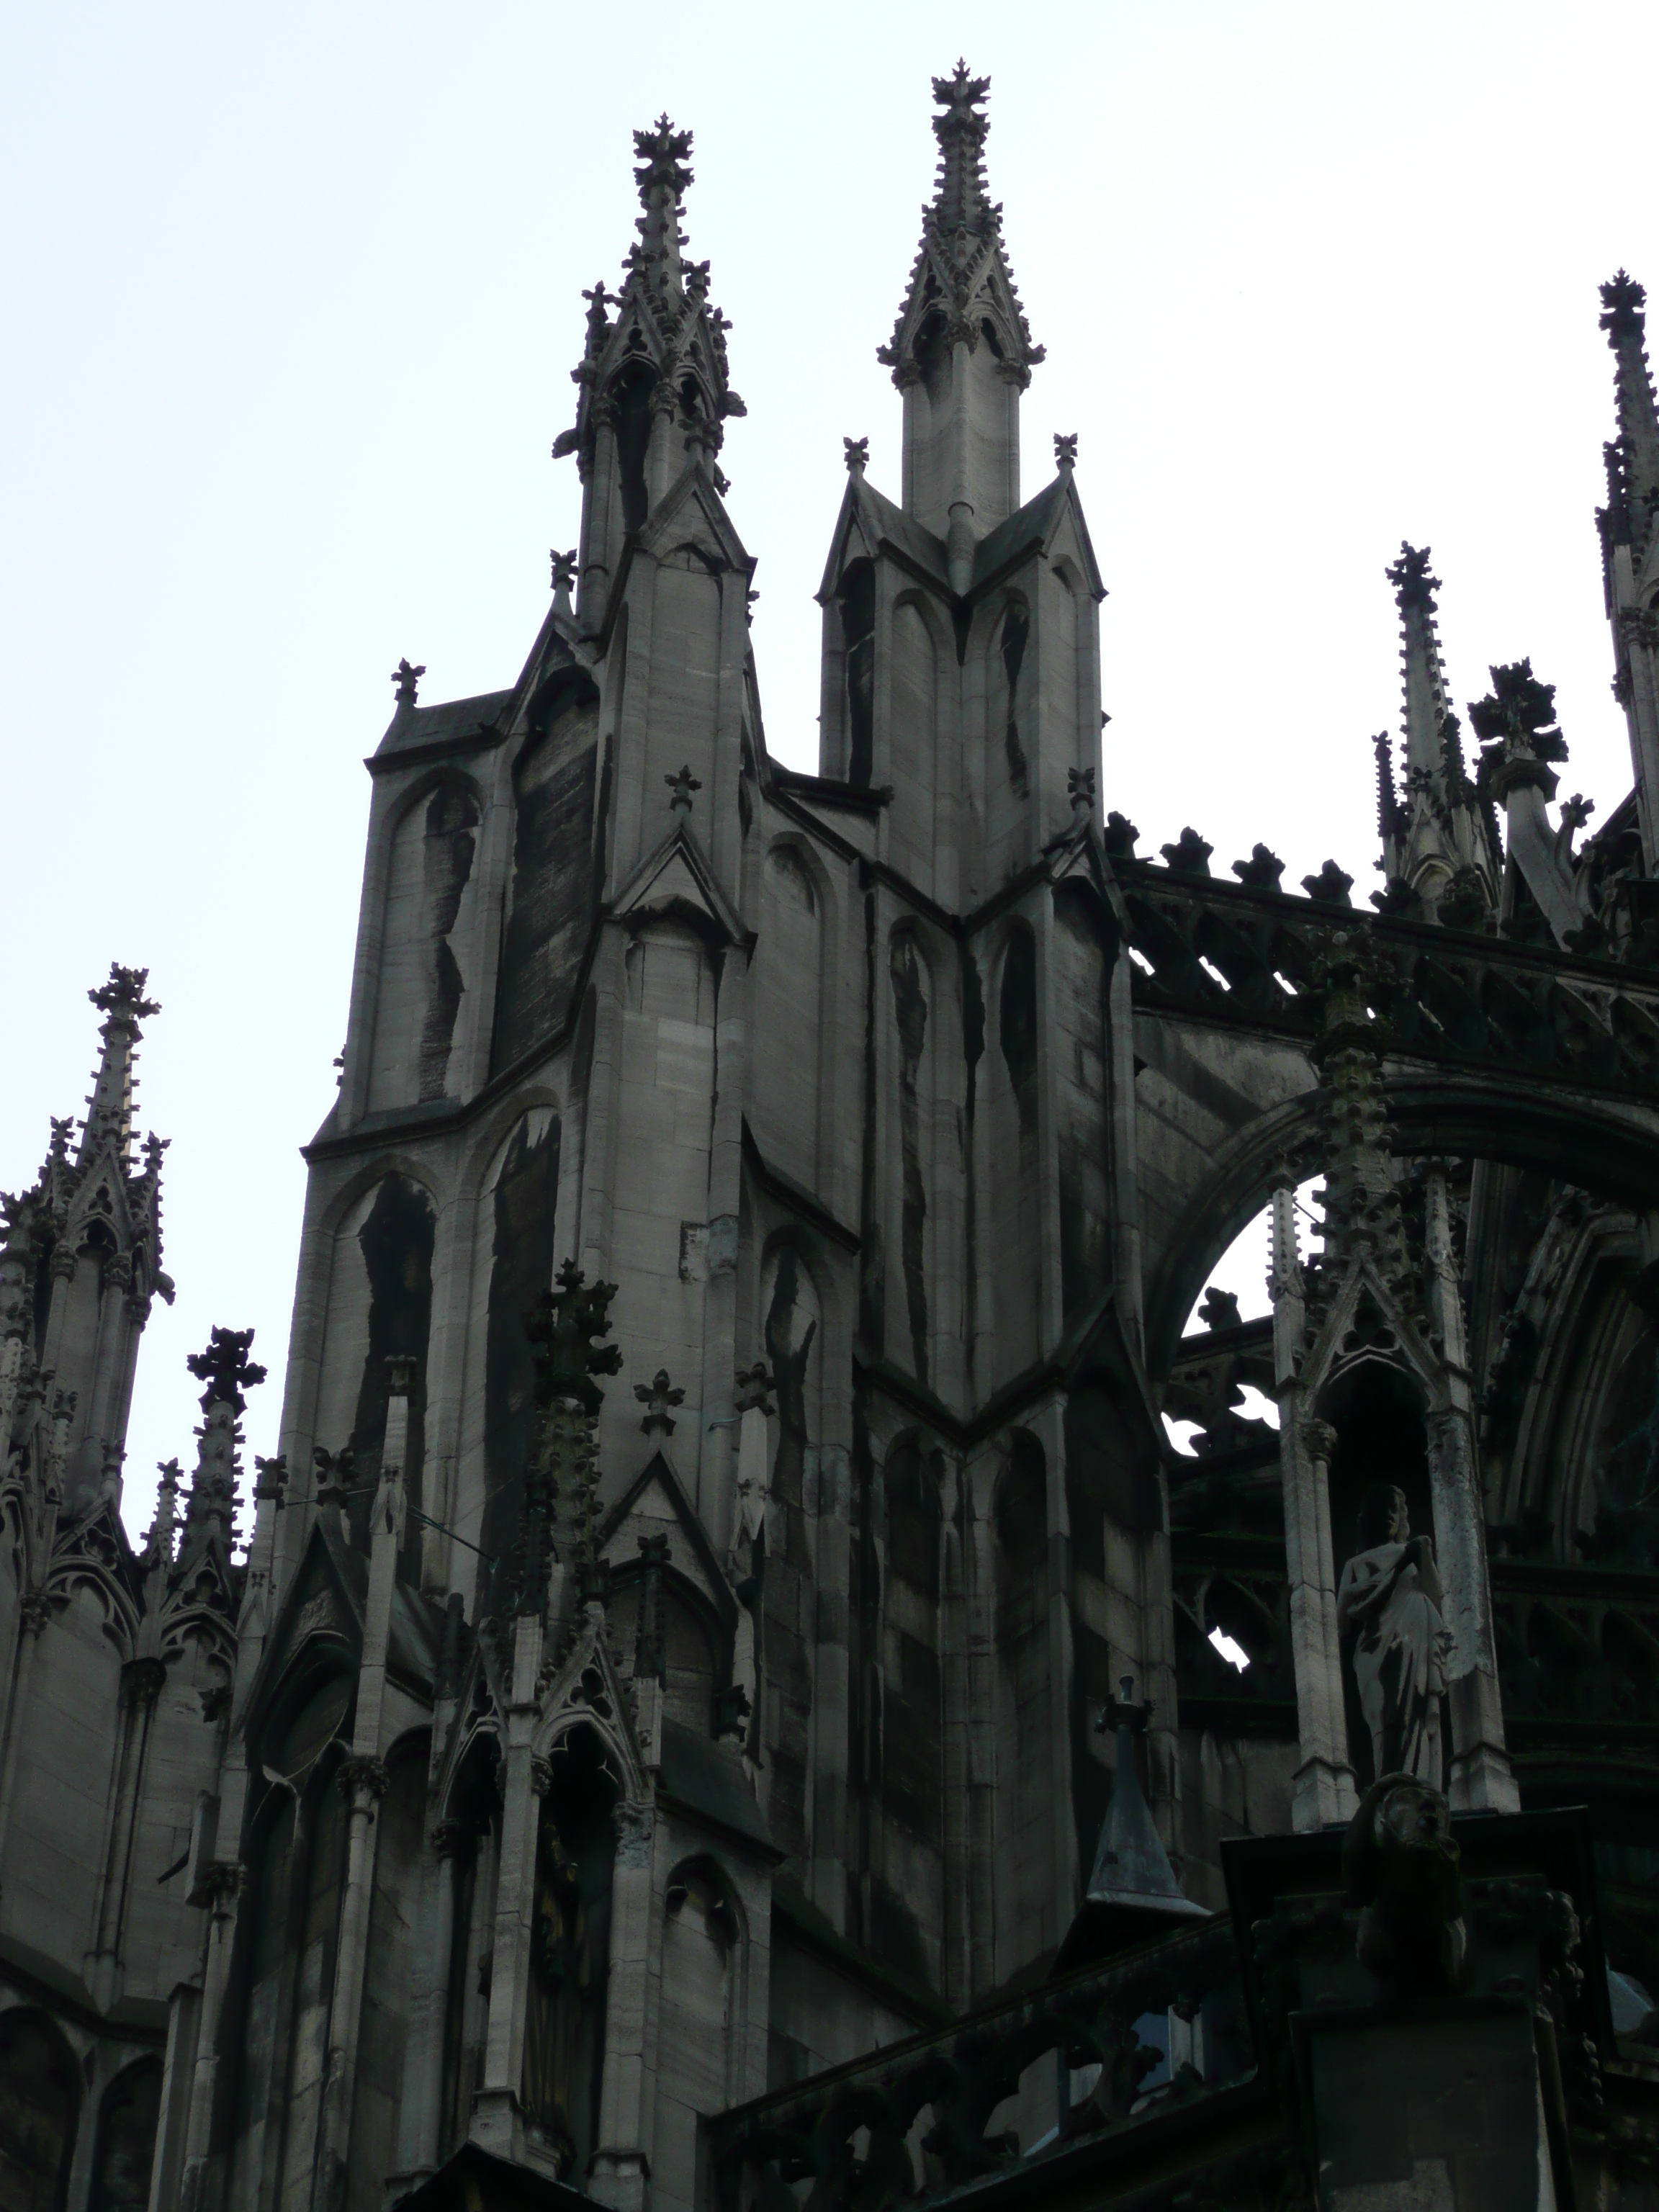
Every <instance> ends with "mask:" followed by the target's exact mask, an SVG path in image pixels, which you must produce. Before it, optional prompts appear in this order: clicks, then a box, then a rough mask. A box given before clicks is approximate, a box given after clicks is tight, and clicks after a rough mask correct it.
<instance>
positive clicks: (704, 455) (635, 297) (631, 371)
mask: <svg viewBox="0 0 1659 2212" xmlns="http://www.w3.org/2000/svg"><path fill="white" fill-rule="evenodd" d="M634 147H635V153H636V155H638V158H639V166H638V167H637V168H636V169H635V172H634V174H635V179H636V180H637V182H638V185H639V190H640V199H641V204H643V207H644V210H645V212H644V214H643V215H642V216H641V217H640V218H639V221H638V223H637V225H636V226H635V227H636V228H637V229H638V231H639V234H640V235H639V239H638V240H637V242H636V243H635V245H634V246H632V247H631V248H630V249H629V254H628V258H627V260H626V261H625V262H624V263H623V269H624V271H625V274H624V276H623V287H622V289H621V291H620V292H618V293H614V294H613V293H610V292H607V291H606V289H605V285H604V283H603V282H601V283H597V284H596V285H595V286H594V287H593V289H592V291H591V292H587V293H584V295H583V297H584V298H585V299H586V301H587V303H588V306H587V335H586V344H585V346H584V348H583V352H582V358H581V360H580V362H579V364H578V365H577V367H576V368H574V370H573V371H572V372H571V374H572V376H573V378H574V381H575V383H576V385H577V386H578V388H579V390H580V394H581V397H580V401H579V403H578V405H577V410H576V422H575V426H574V428H572V429H569V430H566V431H564V432H562V434H561V435H560V436H559V437H558V438H557V439H556V441H554V447H553V452H554V455H555V458H558V457H560V456H562V455H563V454H566V453H574V455H575V456H576V465H577V468H578V470H579V471H580V475H581V480H582V529H581V544H580V550H579V553H578V556H577V561H578V568H579V571H580V599H579V601H578V604H577V610H576V612H577V619H578V621H579V623H580V627H581V629H583V630H584V631H586V632H587V633H588V634H590V635H592V634H593V633H595V632H597V631H598V630H599V629H600V628H601V627H602V626H603V624H604V621H605V609H606V607H607V605H609V601H610V594H611V586H612V585H613V584H614V583H615V582H616V580H617V573H618V569H619V568H620V564H621V562H622V558H623V546H624V544H625V543H626V541H627V540H628V538H629V536H630V535H632V534H633V533H635V532H638V531H639V530H640V528H641V526H642V525H643V523H644V521H645V519H646V517H647V514H649V513H650V512H651V510H652V509H653V507H655V506H656V505H657V504H658V502H659V501H660V500H661V499H662V497H663V495H664V494H665V492H666V491H667V490H668V489H669V487H670V485H671V484H672V483H674V481H675V479H676V478H677V477H678V475H679V474H680V471H682V469H684V466H685V465H686V463H687V462H688V461H689V460H691V459H697V458H701V459H702V461H703V463H704V465H705V466H706V467H707V468H708V471H709V473H710V475H711V477H712V478H713V480H714V483H715V484H716V485H717V486H718V488H719V489H720V490H721V491H724V490H725V489H726V483H725V479H724V478H723V477H721V475H720V470H719V468H718V467H717V466H716V465H715V459H714V457H715V455H716V454H717V453H719V451H720V446H721V443H722V441H723V440H724V437H725V429H724V427H723V426H724V423H725V420H726V417H727V416H732V415H741V414H743V413H744V404H743V402H742V400H741V399H739V398H738V395H737V393H736V392H733V391H732V387H731V383H730V380H729V378H728V374H727V370H726V331H728V330H729V329H730V328H731V325H730V324H729V323H728V322H727V321H726V318H725V317H724V316H723V315H722V314H721V313H720V310H719V309H718V308H717V307H714V305H713V303H712V302H711V301H710V300H709V297H708V263H707V262H706V261H702V262H688V261H687V260H686V259H685V258H684V251H683V249H684V246H685V245H686V239H685V236H684V233H683V232H682V231H681V229H680V202H681V200H682V198H683V197H684V194H685V191H686V189H687V187H688V186H689V185H690V183H691V170H690V167H689V166H688V164H687V158H686V157H687V156H688V155H689V154H690V151H691V133H690V131H676V130H675V128H674V126H673V125H672V124H671V122H670V121H669V119H668V118H667V117H666V116H665V115H664V116H661V117H659V118H658V121H657V123H656V125H655V126H654V127H653V129H652V130H649V131H635V133H634Z"/></svg>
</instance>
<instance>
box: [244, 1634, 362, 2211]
mask: <svg viewBox="0 0 1659 2212" xmlns="http://www.w3.org/2000/svg"><path fill="white" fill-rule="evenodd" d="M352 1690H353V1683H352V1678H351V1677H350V1675H349V1674H346V1673H344V1672H343V1671H340V1670H338V1669H337V1668H334V1667H332V1666H331V1665H330V1664H329V1663H328V1662H326V1661H325V1662H322V1663H320V1664H317V1665H314V1666H313V1667H311V1668H307V1670H306V1672H305V1673H304V1674H303V1675H302V1676H301V1678H299V1679H298V1680H295V1682H294V1683H293V1684H291V1685H286V1686H284V1687H283V1690H282V1692H279V1694H278V1696H277V1698H276V1700H275V1701H274V1703H273V1705H272V1706H271V1709H270V1712H269V1714H268V1715H267V1716H266V1717H265V1720H264V1724H263V1726H262V1727H261V1728H260V1729H259V1730H258V1747H259V1752H260V1754H261V1755H260V1761H259V1768H260V1771H264V1773H265V1775H266V1776H267V1778H268V1780H267V1786H266V1789H265V1791H264V1796H263V1798H262V1799H261V1801H260V1802H259V1804H258V1808H257V1809H256V1811H255V1813H254V1816H253V1820H252V1835H251V1838H250V1843H249V1846H248V1849H247V1852H246V1859H247V1867H248V1875H247V1886H246V1890H245V1892H244V1895H243V1903H242V1908H241V1911H240V1913H239V1914H238V1916H237V1929H236V1954H235V1957H234V1960H233V1965H232V1984H231V1990H230V1993H229V1996H228V2001H227V2004H226V2008H225V2015H224V2028H223V2032H222V2033H223V2040H222V2045H221V2053H222V2059H221V2063H222V2066H223V2067H224V2069H225V2070H226V2071H227V2072H231V2073H234V2085H233V2087H232V2091H231V2098H232V2135H231V2148H230V2191H229V2199H228V2201H229V2202H230V2203H235V2204H262V2205H264V2204H272V2203H276V2201H277V2200H278V2198H279V2197H284V2196H287V2195H289V2192H291V2191H295V2190H297V2191H299V2192H300V2193H301V2196H303V2195H304V2194H306V2193H307V2186H308V2182H309V2177H310V2173H311V2161H312V2157H313V2152H314V2150H315V2147H316V2139H317V2124H318V2119H319V2109H320V2106H319V2099H320V2094H321V2087H322V2075H323V2072H324V2060H325V2057H326V2053H327V2049H328V2014H329V1999H330V1995H331V1990H332V1987H333V1981H334V1958H335V1942H336V1936H337V1927H338V1922H339V1912H340V1894H341V1887H342V1884H343V1880H344V1875H345V1850H346V1803H345V1799H344V1797H343V1796H342V1795H341V1793H340V1790H339V1789H338V1788H337V1775H338V1772H339V1764H340V1760H341V1759H342V1758H343V1756H344V1753H345V1749H346V1742H347V1731H348V1729H349V1716H350V1710H351V1703H352Z"/></svg>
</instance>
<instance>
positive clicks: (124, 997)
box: [79, 967, 161, 1165]
mask: <svg viewBox="0 0 1659 2212" xmlns="http://www.w3.org/2000/svg"><path fill="white" fill-rule="evenodd" d="M148 982H149V969H148V968H121V967H112V968H111V969H110V971H109V981H108V982H106V983H104V984H100V987H98V989H97V990H95V991H88V993H87V996H88V999H90V1000H91V1001H92V1003H93V1005H94V1006H96V1007H97V1009H98V1011H99V1012H100V1014H102V1015H103V1017H104V1025H103V1028H102V1029H101V1030H100V1032H99V1034H100V1036H101V1037H102V1039H103V1052H102V1054H101V1055H100V1059H99V1062H98V1073H97V1074H96V1075H95V1076H94V1078H93V1085H92V1095H91V1097H89V1098H88V1100H87V1118H86V1121H85V1123H84V1125H83V1126H82V1133H81V1151H80V1155H79V1158H80V1163H81V1164H82V1165H84V1164H86V1163H87V1162H88V1160H89V1159H90V1158H92V1156H93V1154H94V1152H97V1151H98V1150H99V1149H100V1147H101V1146H103V1145H104V1144H105V1143H106V1142H110V1143H112V1144H113V1146H114V1147H115V1150H116V1152H117V1154H118V1157H119V1158H120V1159H121V1160H123V1161H124V1162H125V1159H126V1157H127V1154H128V1152H129V1150H130V1149H131V1144H132V1094H133V1091H134V1090H135V1088H136V1087H137V1084H136V1079H135V1077H134V1075H133V1062H134V1061H135V1060H137V1056H138V1040H139V1037H140V1036H142V1035H143V1031H142V1030H141V1029H140V1028H139V1024H140V1023H141V1022H145V1021H148V1020H149V1018H150V1016H151V1015H152V1014H159V1013H160V1012H161V1008H160V1006H157V1005H156V1004H155V1001H154V1000H150V999H147V998H146V997H145V996H144V986H145V984H146V983H148Z"/></svg>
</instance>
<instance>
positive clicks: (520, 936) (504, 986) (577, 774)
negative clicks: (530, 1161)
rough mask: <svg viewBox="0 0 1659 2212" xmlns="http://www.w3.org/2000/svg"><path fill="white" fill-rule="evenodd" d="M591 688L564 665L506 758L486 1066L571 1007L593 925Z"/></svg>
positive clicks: (504, 1058) (543, 1036) (506, 1058)
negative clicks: (502, 908) (506, 839)
mask: <svg viewBox="0 0 1659 2212" xmlns="http://www.w3.org/2000/svg"><path fill="white" fill-rule="evenodd" d="M598 752H599V690H598V688H597V686H596V685H595V684H594V683H593V681H592V678H591V677H589V676H588V675H587V674H586V671H582V670H579V669H570V670H568V671H561V674H560V676H559V678H557V679H556V681H555V682H554V683H552V684H550V685H549V686H547V687H546V688H545V689H544V691H543V692H542V693H540V694H538V697H537V699H536V700H535V702H532V708H531V716H530V733H529V736H528V738H527V739H526V743H525V744H524V746H523V748H522V750H520V754H519V757H518V758H517V759H516V760H515V761H514V763H513V859H512V869H511V876H510V880H509V883H508V887H507V909H506V916H505V921H504V925H503V930H502V936H501V966H500V969H499V972H498V974H497V977H496V984H495V1042H494V1046H493V1048H492V1050H491V1054H490V1067H491V1070H492V1073H496V1074H500V1073H501V1072H502V1071H503V1070H504V1069H507V1068H508V1067H511V1066H514V1065H515V1064H516V1063H517V1062H518V1061H520V1060H523V1059H526V1057H527V1056H528V1055H529V1054H531V1053H532V1052H533V1051H534V1050H535V1049H536V1048H537V1047H538V1046H539V1045H543V1044H544V1043H546V1042H550V1040H551V1038H552V1036H553V1035H554V1033H555V1032H556V1030H558V1028H559V1027H560V1025H561V1024H562V1022H563V1020H564V1018H565V1017H566V1015H567V1013H568V1011H569V1001H570V994H571V992H572V990H573V988H574V985H575V981H576V977H577V974H578V971H579V969H580V963H581V957H582V954H583V952H584V951H585V949H586V943H587V938H588V933H589V931H590V928H591V927H592V898H593V876H592V818H593V793H594V778H595V771H596V766H597V761H598Z"/></svg>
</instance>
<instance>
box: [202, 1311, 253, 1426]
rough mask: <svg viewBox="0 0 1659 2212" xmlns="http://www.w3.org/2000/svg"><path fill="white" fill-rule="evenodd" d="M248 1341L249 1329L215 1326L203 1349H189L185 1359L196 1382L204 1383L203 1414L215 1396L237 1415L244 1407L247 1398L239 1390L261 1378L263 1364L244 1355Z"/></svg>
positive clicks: (249, 1342)
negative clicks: (259, 1365)
mask: <svg viewBox="0 0 1659 2212" xmlns="http://www.w3.org/2000/svg"><path fill="white" fill-rule="evenodd" d="M252 1342H253V1331H252V1329H251V1328H216V1329H215V1330H214V1332H213V1334H212V1335H211V1336H210V1338H209V1339H208V1345H207V1350H206V1351H205V1352H191V1354H190V1356H189V1358H187V1359H186V1360H185V1366H186V1367H188V1368H189V1370H190V1371H191V1374H192V1375H193V1376H195V1377H196V1379H197V1382H198V1383H206V1384H207V1389H205V1390H204V1392H203V1393H202V1411H203V1412H204V1413H206V1412H207V1411H208V1409H209V1408H210V1407H211V1406H212V1404H213V1403H214V1401H215V1400H219V1401H222V1403H224V1404H226V1405H228V1407H230V1409H231V1411H232V1413H235V1414H237V1415H238V1416H240V1415H241V1414H242V1413H245V1412H246V1410H247V1400H246V1398H245V1397H244V1396H243V1395H242V1393H243V1392H244V1390H251V1389H252V1388H253V1386H254V1384H255V1383H263V1382H264V1379H265V1370H264V1368H263V1367H254V1366H251V1365H250V1364H249V1362H248V1356H247V1355H248V1350H249V1347H250V1346H252Z"/></svg>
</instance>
